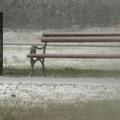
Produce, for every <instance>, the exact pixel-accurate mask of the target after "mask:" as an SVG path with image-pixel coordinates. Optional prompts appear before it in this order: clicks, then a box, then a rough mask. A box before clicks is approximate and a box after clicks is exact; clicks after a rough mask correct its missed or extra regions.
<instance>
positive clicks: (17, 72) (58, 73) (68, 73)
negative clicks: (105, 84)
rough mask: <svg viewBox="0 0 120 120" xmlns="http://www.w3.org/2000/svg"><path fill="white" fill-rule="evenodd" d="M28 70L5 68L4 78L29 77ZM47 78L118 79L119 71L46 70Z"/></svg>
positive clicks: (36, 72)
mask: <svg viewBox="0 0 120 120" xmlns="http://www.w3.org/2000/svg"><path fill="white" fill-rule="evenodd" d="M29 73H30V69H29V68H16V67H5V68H4V75H5V76H19V77H20V76H29ZM33 76H43V73H42V69H39V68H35V69H34V72H33ZM46 76H47V77H50V76H52V77H120V71H119V70H96V69H89V70H84V69H83V70H82V69H74V68H47V69H46Z"/></svg>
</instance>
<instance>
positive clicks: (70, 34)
mask: <svg viewBox="0 0 120 120" xmlns="http://www.w3.org/2000/svg"><path fill="white" fill-rule="evenodd" d="M42 36H43V37H90V36H91V37H100V36H101V37H112V36H115V37H116V36H119V37H120V33H79V32H51V33H50V32H49V33H47V32H46V33H43V34H42Z"/></svg>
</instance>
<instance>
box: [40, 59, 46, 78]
mask: <svg viewBox="0 0 120 120" xmlns="http://www.w3.org/2000/svg"><path fill="white" fill-rule="evenodd" d="M40 62H41V65H42V70H43V75H44V76H46V72H45V64H44V62H45V60H44V58H43V59H40Z"/></svg>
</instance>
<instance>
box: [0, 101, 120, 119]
mask: <svg viewBox="0 0 120 120" xmlns="http://www.w3.org/2000/svg"><path fill="white" fill-rule="evenodd" d="M119 113H120V101H89V102H81V101H79V100H76V101H74V103H57V104H56V103H55V102H54V103H49V102H47V104H44V103H43V104H40V105H39V104H37V105H36V106H32V105H31V104H30V105H29V103H27V105H25V104H24V106H22V105H19V104H16V105H13V106H10V105H7V104H5V105H0V119H1V120H73V119H74V120H119V119H120V114H119Z"/></svg>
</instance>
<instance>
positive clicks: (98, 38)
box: [27, 33, 120, 76]
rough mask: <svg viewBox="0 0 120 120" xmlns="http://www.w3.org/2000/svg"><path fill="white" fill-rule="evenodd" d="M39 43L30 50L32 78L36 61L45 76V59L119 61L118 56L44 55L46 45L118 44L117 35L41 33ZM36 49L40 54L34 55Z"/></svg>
mask: <svg viewBox="0 0 120 120" xmlns="http://www.w3.org/2000/svg"><path fill="white" fill-rule="evenodd" d="M41 42H42V43H44V44H43V46H42V47H37V46H36V45H33V46H32V47H31V49H30V54H28V55H27V57H28V58H30V64H31V73H30V75H31V76H32V73H33V68H34V65H35V63H36V62H37V61H40V62H41V64H42V69H43V74H44V75H45V64H44V62H45V59H46V58H69V59H70V58H83V59H120V54H46V47H47V45H48V43H56V42H58V43H67V44H68V45H69V43H84V42H88V43H96V42H103V43H105V42H106V43H113V42H120V34H119V33H104V34H103V33H43V35H42V38H41ZM37 49H40V50H41V49H42V50H43V52H42V53H41V54H38V53H36V50H37Z"/></svg>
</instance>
